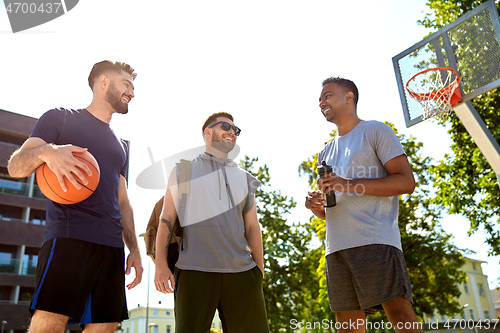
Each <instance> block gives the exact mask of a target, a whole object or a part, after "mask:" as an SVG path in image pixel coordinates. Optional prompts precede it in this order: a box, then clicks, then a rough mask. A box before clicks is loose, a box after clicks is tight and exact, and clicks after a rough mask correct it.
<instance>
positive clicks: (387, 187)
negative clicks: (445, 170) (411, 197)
mask: <svg viewBox="0 0 500 333" xmlns="http://www.w3.org/2000/svg"><path fill="white" fill-rule="evenodd" d="M319 101H320V108H321V112H322V113H323V115H324V116H325V118H326V120H327V121H329V122H331V123H334V124H335V125H337V129H338V135H337V136H336V137H335V138H333V139H332V140H331V141H330V142H329V143H328V144H327V145H326V146H325V148H324V149H323V150H322V151H321V152H320V153H319V155H318V165H320V164H322V162H323V161H324V162H325V163H326V164H328V165H331V166H332V169H333V170H332V173H329V174H326V175H324V176H322V177H321V178H320V179H318V186H319V188H320V189H322V191H315V192H309V193H308V196H307V197H306V207H307V208H308V209H310V210H311V211H312V212H313V213H314V214H315V215H316V216H318V217H319V218H322V219H325V220H326V249H325V255H326V275H327V287H328V296H329V300H330V308H331V310H332V311H333V312H335V314H336V318H337V322H339V324H340V327H341V329H340V330H339V331H344V329H352V324H353V323H355V326H357V327H355V329H356V330H359V332H363V331H364V328H365V323H364V319H365V315H366V313H374V312H375V311H377V310H378V309H383V310H384V311H385V312H386V314H387V317H388V318H389V320H390V321H391V323H392V326H393V328H394V329H395V330H396V332H401V331H402V330H405V331H421V329H420V330H419V329H412V330H406V329H405V328H407V327H410V326H411V327H412V328H418V327H419V326H420V325H412V324H410V323H417V322H418V320H417V317H416V315H415V312H414V311H413V308H412V305H411V304H412V302H413V298H412V292H411V284H410V279H409V276H408V271H407V268H406V262H405V260H404V257H403V253H402V249H401V236H400V233H399V228H398V208H399V206H398V201H399V197H398V196H399V195H400V194H405V193H412V192H413V190H414V188H415V180H414V178H413V173H412V170H411V167H410V164H409V163H408V159H407V157H406V155H405V152H404V150H403V147H402V146H401V144H400V142H399V140H398V139H397V137H396V135H395V133H394V131H393V130H392V129H391V128H390V127H389V126H387V125H386V124H384V123H381V122H378V121H363V120H361V119H359V118H358V116H357V113H356V108H357V102H358V90H357V88H356V85H355V84H354V83H353V82H352V81H350V80H346V79H343V78H329V79H326V80H325V81H324V82H323V90H322V92H321V96H320V99H319ZM329 191H335V195H336V201H337V204H336V206H334V207H329V208H325V206H324V203H325V202H326V201H325V200H324V194H326V193H328V192H329ZM405 323H406V325H405ZM420 327H421V326H420Z"/></svg>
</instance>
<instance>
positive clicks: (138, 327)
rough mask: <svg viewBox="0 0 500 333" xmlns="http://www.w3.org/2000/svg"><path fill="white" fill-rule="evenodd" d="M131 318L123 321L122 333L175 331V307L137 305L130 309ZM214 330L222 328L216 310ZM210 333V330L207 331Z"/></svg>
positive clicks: (213, 323) (169, 332)
mask: <svg viewBox="0 0 500 333" xmlns="http://www.w3.org/2000/svg"><path fill="white" fill-rule="evenodd" d="M128 316H129V319H128V320H125V321H123V322H122V323H121V327H120V330H119V331H118V332H120V333H174V332H175V317H174V309H170V308H165V307H161V306H150V307H145V306H139V305H138V306H137V308H135V309H132V310H129V313H128ZM212 328H213V329H214V330H221V329H222V323H221V321H220V318H219V314H218V312H216V314H215V316H214V319H213V321H212ZM207 333H208V332H207Z"/></svg>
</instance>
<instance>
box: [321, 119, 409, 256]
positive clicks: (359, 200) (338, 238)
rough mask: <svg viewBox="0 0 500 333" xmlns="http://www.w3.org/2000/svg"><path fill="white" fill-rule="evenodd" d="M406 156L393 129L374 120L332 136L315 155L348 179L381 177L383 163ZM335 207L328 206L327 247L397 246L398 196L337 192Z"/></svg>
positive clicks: (385, 172)
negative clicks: (347, 131) (340, 134)
mask: <svg viewBox="0 0 500 333" xmlns="http://www.w3.org/2000/svg"><path fill="white" fill-rule="evenodd" d="M402 154H405V152H404V150H403V147H402V146H401V143H400V142H399V140H398V138H397V137H396V135H395V133H394V131H393V130H392V129H391V128H390V127H389V126H388V125H386V124H384V123H381V122H378V121H361V122H360V123H359V124H358V125H357V126H356V127H354V128H353V129H352V130H351V131H350V132H349V133H347V134H345V135H342V136H336V137H335V138H333V139H332V140H331V141H330V142H329V143H328V144H327V145H326V146H325V148H324V149H323V150H322V151H321V152H320V153H319V155H318V165H320V164H321V162H322V161H323V160H324V161H326V163H327V164H328V165H331V166H332V167H333V172H334V173H336V174H338V175H339V176H342V177H346V178H352V179H356V178H369V179H370V178H383V177H385V176H387V170H386V169H385V167H384V165H385V163H387V162H388V161H389V160H391V159H393V158H395V157H397V156H400V155H402ZM335 194H336V196H337V206H335V207H332V208H326V209H325V210H326V251H325V255H328V254H330V253H333V252H336V251H340V250H344V249H348V248H352V247H358V246H363V245H369V244H387V245H392V246H394V247H396V248H398V249H400V250H401V235H400V233H399V228H398V213H399V196H397V195H396V196H391V197H384V196H375V195H368V194H361V193H354V192H349V193H341V192H338V191H336V193H335Z"/></svg>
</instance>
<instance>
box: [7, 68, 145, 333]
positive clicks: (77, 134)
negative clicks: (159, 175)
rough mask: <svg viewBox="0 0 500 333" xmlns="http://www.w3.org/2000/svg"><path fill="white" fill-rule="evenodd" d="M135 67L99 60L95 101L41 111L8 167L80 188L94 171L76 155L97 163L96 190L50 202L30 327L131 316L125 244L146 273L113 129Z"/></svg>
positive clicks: (94, 324)
mask: <svg viewBox="0 0 500 333" xmlns="http://www.w3.org/2000/svg"><path fill="white" fill-rule="evenodd" d="M135 77H136V74H135V73H134V70H133V69H132V68H131V67H130V66H129V65H127V64H125V63H120V62H111V61H102V62H99V63H96V64H95V65H94V67H93V68H92V71H91V72H90V76H89V85H90V88H91V89H92V92H93V100H92V103H91V104H90V105H89V106H88V107H87V108H86V109H80V110H66V109H54V110H50V111H48V112H46V113H45V114H43V115H42V116H41V117H40V119H39V120H38V121H37V123H36V124H35V127H34V129H33V132H32V133H31V136H30V138H28V140H26V142H25V143H24V144H23V145H22V147H21V148H20V149H18V150H17V151H15V152H14V153H13V155H12V157H11V158H10V160H9V165H8V170H9V173H10V175H12V176H13V177H19V178H24V177H28V176H29V175H31V174H32V173H33V171H35V170H36V168H37V167H38V166H40V165H41V164H42V163H44V162H45V163H47V165H48V166H49V168H50V169H51V170H52V171H54V172H55V174H56V175H57V178H58V180H59V183H60V185H61V187H63V189H64V190H65V191H66V190H67V188H66V186H65V184H64V177H66V178H67V179H68V180H69V182H71V183H72V184H73V185H74V186H75V187H77V188H80V186H81V185H80V184H78V180H80V181H81V183H82V184H84V185H85V184H87V182H88V181H87V179H86V176H90V175H91V173H92V172H91V170H90V169H89V168H88V167H87V166H86V165H85V164H84V163H82V162H80V161H79V160H78V159H76V158H74V157H73V154H72V153H75V152H83V151H86V150H88V151H89V152H90V153H91V154H92V155H93V156H94V157H95V158H96V160H97V162H98V164H99V168H100V182H99V185H98V186H97V189H96V190H95V192H94V193H93V194H92V195H91V196H90V197H89V198H87V199H85V200H84V201H81V202H79V203H76V204H72V205H63V204H59V203H55V202H53V201H50V200H49V201H48V202H47V226H46V228H45V236H44V243H43V246H42V248H41V250H40V253H39V255H38V266H37V272H36V281H37V283H36V289H35V293H34V295H33V300H32V302H31V306H30V311H31V313H32V314H33V316H32V319H31V325H30V329H29V331H30V332H33V333H40V332H50V333H53V332H64V329H65V326H66V323H77V324H80V325H81V326H82V327H83V328H84V332H114V330H115V328H116V325H117V323H118V322H121V321H122V320H124V319H127V318H128V313H127V305H126V299H125V276H124V267H125V256H124V244H123V243H124V242H125V244H126V245H127V247H128V249H129V250H130V254H129V256H128V257H127V262H126V272H125V273H126V274H129V273H130V271H131V268H132V267H133V268H134V269H135V272H136V277H135V279H134V281H133V282H132V283H130V284H129V285H128V286H127V287H128V288H129V289H131V288H133V287H134V286H136V285H137V284H138V283H139V282H140V281H141V277H142V271H143V269H142V264H141V257H140V254H139V248H138V246H137V237H136V235H135V228H134V220H133V213H132V207H131V205H130V202H129V200H128V196H127V188H126V180H125V177H124V176H125V175H126V174H127V168H128V149H127V147H126V145H125V143H124V142H123V141H122V140H120V139H119V138H118V137H116V135H115V134H114V132H113V131H112V130H111V128H110V127H109V122H110V120H111V117H112V115H113V114H114V113H121V114H125V113H127V112H128V103H129V102H130V100H131V99H132V98H133V97H134V84H133V81H134V79H135Z"/></svg>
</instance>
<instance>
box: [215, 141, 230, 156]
mask: <svg viewBox="0 0 500 333" xmlns="http://www.w3.org/2000/svg"><path fill="white" fill-rule="evenodd" d="M210 146H211V147H212V148H213V149H215V150H218V151H220V152H221V153H225V154H227V153H229V152H230V151H231V150H233V148H234V143H233V142H227V141H212V142H211V143H210Z"/></svg>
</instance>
